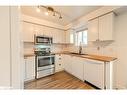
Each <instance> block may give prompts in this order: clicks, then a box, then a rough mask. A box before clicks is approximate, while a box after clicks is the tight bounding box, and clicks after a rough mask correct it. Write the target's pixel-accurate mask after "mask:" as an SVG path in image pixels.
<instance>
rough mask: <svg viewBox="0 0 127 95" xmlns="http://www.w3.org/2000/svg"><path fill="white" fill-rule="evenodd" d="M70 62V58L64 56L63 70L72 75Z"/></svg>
mask: <svg viewBox="0 0 127 95" xmlns="http://www.w3.org/2000/svg"><path fill="white" fill-rule="evenodd" d="M72 61H73V59H72V56H70V55H64V70H65V71H67V72H68V73H70V74H72V63H73V62H72Z"/></svg>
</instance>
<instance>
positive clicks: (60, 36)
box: [22, 22, 66, 44]
mask: <svg viewBox="0 0 127 95" xmlns="http://www.w3.org/2000/svg"><path fill="white" fill-rule="evenodd" d="M22 32H23V41H24V42H34V35H44V36H48V37H53V43H57V44H63V43H66V42H65V41H66V39H65V31H64V30H59V29H55V28H50V27H46V26H43V25H36V24H31V23H26V22H22Z"/></svg>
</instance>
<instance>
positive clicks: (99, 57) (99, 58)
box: [55, 52, 117, 62]
mask: <svg viewBox="0 0 127 95" xmlns="http://www.w3.org/2000/svg"><path fill="white" fill-rule="evenodd" d="M55 54H67V55H72V56H77V57H81V58H87V59H92V60H97V61H103V62H110V61H114V60H116V59H117V58H115V57H109V56H102V55H93V54H81V55H79V54H76V53H75V54H74V53H72V52H58V53H55Z"/></svg>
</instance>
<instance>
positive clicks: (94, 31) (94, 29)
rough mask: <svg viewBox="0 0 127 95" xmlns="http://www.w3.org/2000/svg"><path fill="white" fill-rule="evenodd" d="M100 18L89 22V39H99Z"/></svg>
mask: <svg viewBox="0 0 127 95" xmlns="http://www.w3.org/2000/svg"><path fill="white" fill-rule="evenodd" d="M98 27H99V26H98V18H96V19H93V20H91V21H89V22H88V41H96V40H98V32H99V31H98Z"/></svg>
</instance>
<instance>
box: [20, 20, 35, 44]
mask: <svg viewBox="0 0 127 95" xmlns="http://www.w3.org/2000/svg"><path fill="white" fill-rule="evenodd" d="M22 32H23V41H24V42H34V26H33V24H31V23H26V22H22Z"/></svg>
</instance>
